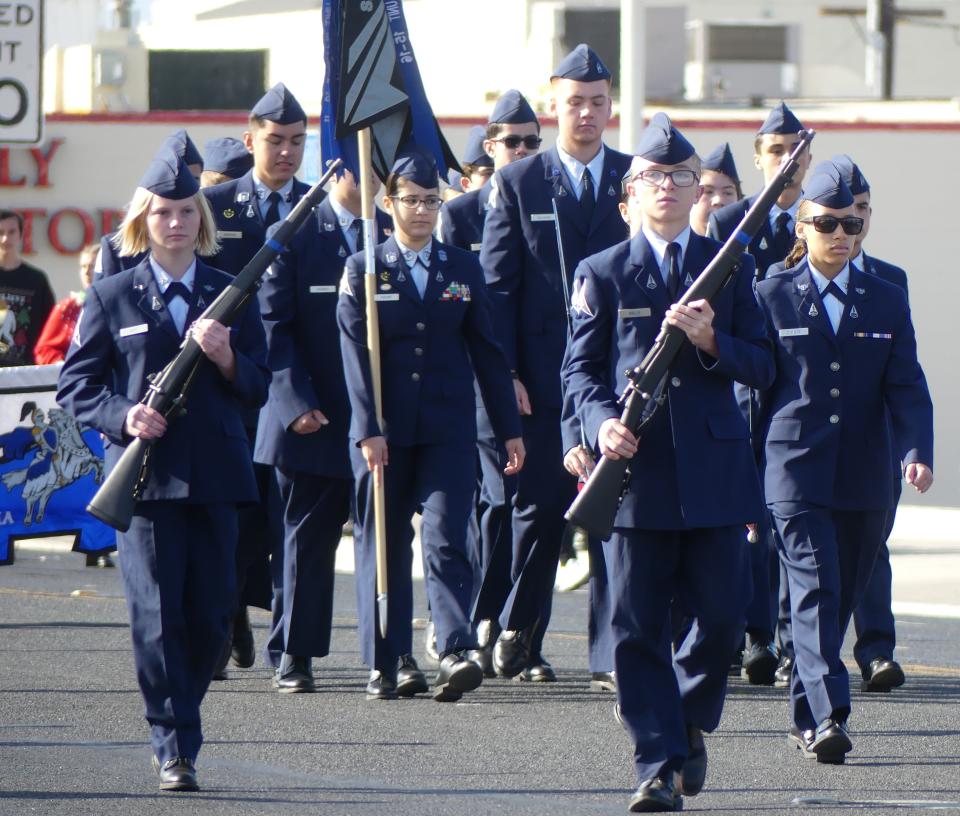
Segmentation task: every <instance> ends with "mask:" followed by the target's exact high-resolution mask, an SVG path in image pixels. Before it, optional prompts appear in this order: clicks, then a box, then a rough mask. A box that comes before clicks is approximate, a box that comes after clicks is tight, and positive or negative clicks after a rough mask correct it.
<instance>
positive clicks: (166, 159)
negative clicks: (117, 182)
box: [137, 145, 200, 201]
mask: <svg viewBox="0 0 960 816" xmlns="http://www.w3.org/2000/svg"><path fill="white" fill-rule="evenodd" d="M137 186H139V187H143V188H144V189H145V190H149V191H150V192H151V193H155V194H156V195H158V196H161V197H163V198H169V199H172V200H174V201H181V200H182V199H184V198H190V196H192V195H194V194H195V193H196V192H197V190H199V189H200V185H198V184H197V180H196V179H195V178H194V177H193V175H192V174H191V173H190V171H189V170H188V169H187V163H186V162H185V161H184V160H183V157H182V156H178V155H177V154H176V152H175V151H174V150H172V149H171V148H170V147H169V146H166V145H165V146H164V147H162V148H161V149H160V152H159V153H157V155H156V156H154V157H153V161H151V162H150V166H149V167H147V172H146V173H144V174H143V178H141V179H140V184H139V185H137Z"/></svg>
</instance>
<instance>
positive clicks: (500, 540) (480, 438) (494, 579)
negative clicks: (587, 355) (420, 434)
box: [440, 89, 543, 677]
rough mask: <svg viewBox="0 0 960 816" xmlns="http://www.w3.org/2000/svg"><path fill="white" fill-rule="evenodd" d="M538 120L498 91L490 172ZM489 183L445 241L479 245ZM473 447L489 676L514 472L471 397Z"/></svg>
mask: <svg viewBox="0 0 960 816" xmlns="http://www.w3.org/2000/svg"><path fill="white" fill-rule="evenodd" d="M542 141H543V140H542V139H541V138H540V121H539V120H538V119H537V114H536V113H535V112H534V110H533V108H532V107H530V103H529V102H527V100H526V98H525V97H524V96H523V94H521V93H520V91H517V90H514V89H511V90H509V91H507V92H506V93H504V94H502V95H501V96H500V98H499V99H498V100H497V102H496V104H495V105H494V106H493V111H492V112H491V113H490V118H489V120H488V121H487V126H486V128H485V129H484V138H483V141H482V147H483V149H484V151H485V154H486V155H487V156H488V157H489V159H490V160H491V163H492V166H493V170H494V171H496V170H500V169H501V168H503V167H506V166H507V165H508V164H512V163H513V162H515V161H519V160H520V159H523V158H526V157H527V156H531V155H533V154H534V153H537V152H538V151H539V150H540V144H541V142H542ZM492 189H493V187H492V185H490V184H484V185H483V187H481V188H480V189H478V190H471V191H470V192H468V193H465V194H464V195H462V196H460V197H459V198H455V199H454V200H453V201H450V202H448V203H447V204H446V205H444V208H443V210H442V211H441V223H440V235H441V239H442V240H443V242H444V243H445V244H451V245H453V246H456V247H460V248H461V249H466V250H469V251H471V252H480V249H481V247H482V246H483V226H484V222H485V220H486V217H487V208H488V206H489V199H490V193H491V191H492ZM477 451H478V458H479V460H480V485H479V498H478V502H477V516H478V519H477V521H478V527H479V534H480V541H479V547H478V549H479V553H478V555H479V561H480V564H481V566H482V570H483V581H482V584H481V583H480V582H478V584H477V586H478V587H479V595H478V597H477V600H476V603H475V605H474V613H473V619H474V621H475V622H476V623H477V634H478V640H479V644H480V648H479V649H478V650H477V651H476V652H474V653H473V654H474V655H476V656H477V657H478V658H479V660H480V663H481V666H480V667H481V668H482V669H483V670H484V673H485V674H486V676H488V677H492V676H493V675H494V670H493V644H494V643H495V642H496V640H497V637H498V635H499V634H500V624H499V623H498V622H497V617H498V616H499V615H500V611H501V610H502V609H503V604H504V602H505V601H506V599H507V595H508V594H509V592H510V586H511V581H510V562H511V556H512V547H511V522H510V516H511V503H512V501H513V495H514V493H515V492H516V483H517V479H516V477H515V476H505V475H504V473H503V469H504V468H505V467H506V466H507V454H506V451H505V450H504V449H503V446H502V445H500V444H499V443H498V442H497V440H496V437H495V436H494V433H493V428H492V427H491V426H490V419H489V417H488V416H487V411H486V408H485V407H484V405H483V401H482V400H480V399H479V397H478V399H477Z"/></svg>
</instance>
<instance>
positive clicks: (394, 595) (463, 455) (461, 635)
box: [338, 152, 524, 701]
mask: <svg viewBox="0 0 960 816" xmlns="http://www.w3.org/2000/svg"><path fill="white" fill-rule="evenodd" d="M438 188H439V179H438V175H437V167H436V163H435V162H434V161H433V159H432V158H431V157H427V156H425V155H423V154H421V153H419V152H413V153H409V154H406V155H404V156H402V157H401V158H400V159H398V160H397V162H396V163H395V164H394V167H393V171H392V172H391V174H390V176H389V177H388V178H387V182H386V195H385V197H384V207H385V208H386V210H387V212H388V213H390V214H391V215H392V216H393V228H394V234H393V236H392V237H391V238H389V239H388V240H387V241H386V242H385V243H383V244H381V245H380V246H378V247H377V249H376V270H377V294H376V301H377V303H376V306H377V310H378V312H379V322H380V347H381V354H382V362H381V369H382V381H383V419H384V424H383V426H381V425H380V423H379V422H378V421H377V416H376V410H375V408H374V405H373V391H372V386H371V374H370V358H369V355H368V353H367V346H366V342H367V331H366V319H365V312H364V300H365V298H364V288H363V286H364V284H363V275H364V268H363V256H362V255H359V254H358V255H355V256H353V257H352V258H350V259H349V260H348V261H347V269H346V273H345V275H344V280H343V285H342V290H341V294H340V302H339V308H338V320H339V323H340V330H341V345H342V349H343V358H344V370H345V373H346V378H347V391H348V393H349V396H350V403H351V406H352V408H353V415H352V418H351V431H350V437H351V441H352V443H353V445H352V447H351V456H352V459H353V472H354V477H355V479H356V490H357V494H356V495H357V526H358V528H359V529H358V532H359V535H358V536H357V538H356V546H357V606H358V614H359V618H360V623H359V633H360V644H361V651H362V656H363V659H364V661H365V662H366V663H367V665H368V666H370V668H371V670H372V671H371V675H370V684H369V685H368V686H367V694H368V696H369V697H371V698H390V697H396V696H397V694H398V693H400V694H412V693H416V691H419V690H425V689H422V686H421V681H420V678H419V677H416V675H413V676H411V674H412V667H407V666H403V667H402V670H403V674H400V675H398V671H397V662H398V660H399V659H400V657H401V656H402V655H407V654H409V653H410V651H411V645H412V632H411V616H412V614H413V608H412V607H413V598H412V592H413V590H412V580H411V566H412V552H411V548H410V544H411V542H412V540H413V528H412V526H411V524H410V520H411V517H412V516H413V514H414V513H415V512H416V511H417V510H418V508H419V509H420V511H421V512H422V515H423V524H422V526H421V528H420V538H421V543H422V546H423V561H424V571H425V583H426V589H427V596H428V597H429V599H430V609H431V612H432V614H433V620H434V624H435V627H436V636H437V647H438V650H439V652H440V657H441V660H440V669H439V673H438V675H437V678H436V682H435V684H434V699H436V700H439V701H449V700H457V699H459V698H460V696H461V695H462V694H463V693H464V692H467V691H471V690H473V689H475V688H476V687H477V686H479V685H480V683H481V682H482V680H483V672H482V670H481V669H480V667H479V666H478V665H477V664H476V663H475V662H473V661H471V660H469V659H467V657H466V652H467V651H468V650H470V649H473V648H475V647H476V645H477V643H476V635H475V632H474V629H473V625H472V623H471V620H470V609H469V607H470V604H471V602H472V599H473V569H472V566H471V563H470V554H469V552H468V549H467V548H468V544H467V525H468V522H469V518H470V515H471V513H472V512H473V503H474V500H473V497H474V488H475V482H476V480H475V472H476V470H475V463H476V442H477V436H476V426H475V424H474V421H473V417H474V412H475V400H476V398H475V395H474V377H476V379H477V381H478V382H479V383H480V392H481V394H482V396H483V400H484V402H485V403H486V407H487V411H488V412H489V415H490V421H491V423H492V425H493V427H494V430H495V431H496V433H497V437H498V438H499V439H501V440H503V441H504V445H505V447H506V451H507V456H508V460H509V461H508V465H507V472H508V473H509V474H513V473H515V472H516V471H518V470H519V469H520V467H521V465H522V464H523V457H524V448H523V441H522V440H521V439H520V438H519V437H520V422H519V418H518V416H517V409H516V407H515V403H514V400H513V393H512V392H513V389H512V386H511V383H510V373H509V367H508V365H507V362H506V360H505V359H504V355H503V351H502V349H501V348H500V346H499V345H498V344H497V342H496V340H495V338H494V336H493V329H492V326H491V322H490V303H489V300H488V298H487V293H486V288H485V286H484V282H483V274H482V272H481V269H480V265H479V264H478V263H477V260H476V256H474V255H472V254H471V253H469V252H464V251H463V250H459V249H456V248H455V247H448V246H446V245H445V244H442V243H440V242H439V241H435V240H432V233H433V230H434V229H435V227H436V221H437V211H438V210H439V207H440V197H439V189H438ZM381 475H382V478H383V479H384V485H385V493H386V514H387V518H386V528H387V560H388V596H389V604H390V607H389V622H388V628H387V636H386V638H381V636H380V633H379V631H378V628H377V623H376V610H375V592H374V588H375V582H376V558H375V552H376V549H375V538H374V518H373V489H372V487H373V486H372V481H371V480H372V479H374V478H378V477H380V476H381ZM408 668H410V669H411V670H410V671H407V669H408ZM417 674H419V672H417ZM421 677H422V675H421Z"/></svg>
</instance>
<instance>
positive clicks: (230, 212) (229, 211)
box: [223, 207, 236, 218]
mask: <svg viewBox="0 0 960 816" xmlns="http://www.w3.org/2000/svg"><path fill="white" fill-rule="evenodd" d="M235 215H236V213H235V212H234V211H233V210H232V209H231V208H230V207H227V209H225V210H224V211H223V217H224V218H233V216H235Z"/></svg>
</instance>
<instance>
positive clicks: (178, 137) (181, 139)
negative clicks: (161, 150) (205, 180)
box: [163, 128, 203, 167]
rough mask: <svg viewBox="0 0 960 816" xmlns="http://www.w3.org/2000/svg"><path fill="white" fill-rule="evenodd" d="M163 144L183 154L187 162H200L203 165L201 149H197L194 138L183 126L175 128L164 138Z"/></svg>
mask: <svg viewBox="0 0 960 816" xmlns="http://www.w3.org/2000/svg"><path fill="white" fill-rule="evenodd" d="M163 146H164V147H169V148H170V149H171V150H173V152H174V153H176V154H177V155H178V156H181V157H182V158H183V161H184V162H185V163H186V164H199V165H200V166H201V167H203V156H201V155H200V151H199V150H197V146H196V145H195V144H194V143H193V139H191V138H190V137H189V136H188V135H187V131H186V130H184V129H183V128H180V130H175V131H174V132H173V133H171V134H170V135H169V136H167V138H166V139H164V140H163Z"/></svg>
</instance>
